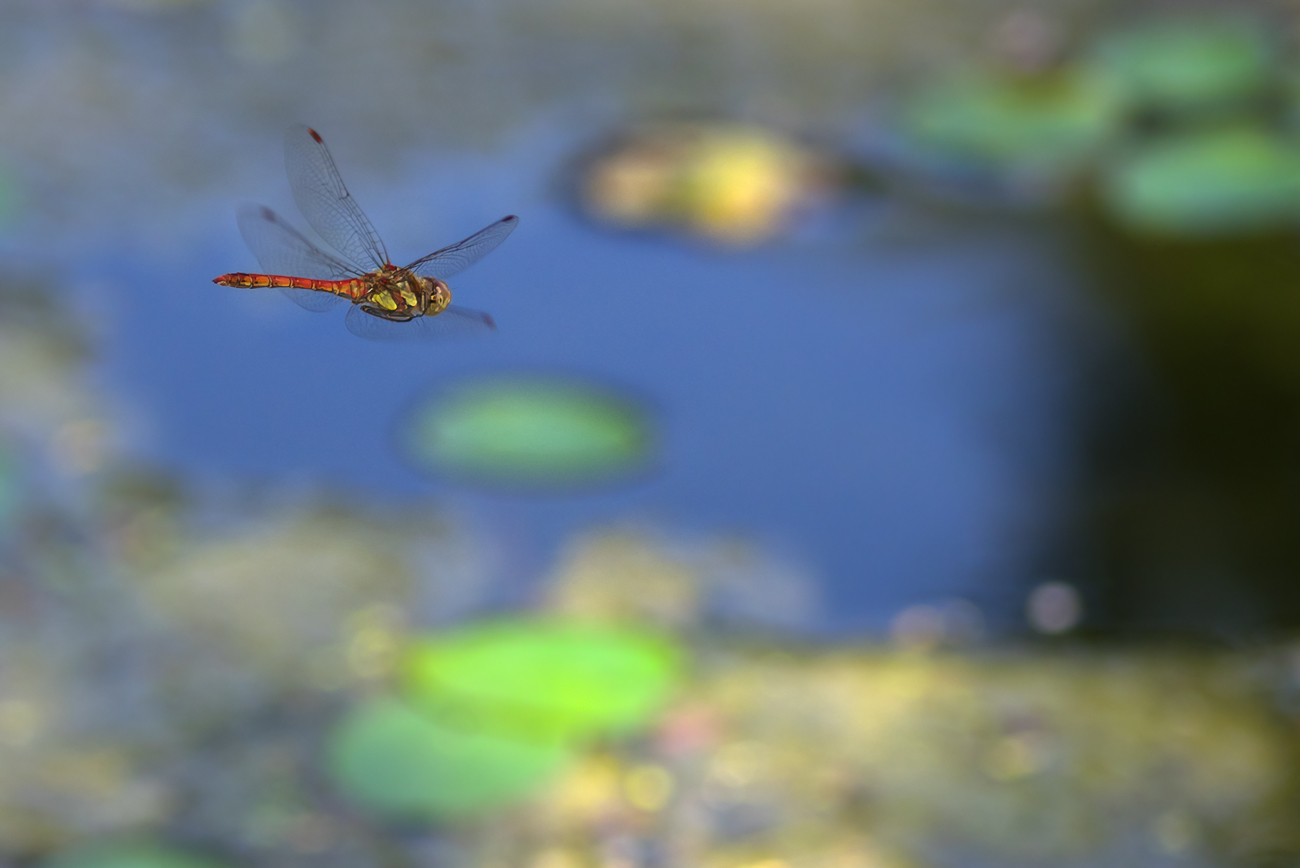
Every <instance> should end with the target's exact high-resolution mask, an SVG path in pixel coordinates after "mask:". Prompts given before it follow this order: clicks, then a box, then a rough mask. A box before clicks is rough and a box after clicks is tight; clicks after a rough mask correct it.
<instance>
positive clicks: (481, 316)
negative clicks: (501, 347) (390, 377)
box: [345, 304, 497, 341]
mask: <svg viewBox="0 0 1300 868" xmlns="http://www.w3.org/2000/svg"><path fill="white" fill-rule="evenodd" d="M345 323H346V325H347V327H348V331H350V332H352V334H354V335H356V336H357V337H360V338H365V339H366V340H368V341H426V340H441V339H445V338H454V337H464V336H469V335H475V334H478V335H482V334H487V333H489V332H494V331H496V328H497V324H496V322H495V321H494V320H493V319H492V315H491V314H488V313H484V312H483V311H481V310H473V309H471V308H468V307H461V306H460V305H457V304H453V305H452V306H451V307H449V308H447V309H446V310H444V311H443V312H442V313H440V314H438V315H437V316H417V317H416V318H415V319H412V320H408V321H407V322H394V321H392V320H387V319H384V318H383V317H378V316H375V315H374V314H369V313H366V312H365V311H364V310H363V309H362V308H361V305H359V304H354V305H352V308H351V309H350V310H349V311H348V316H347V319H346V321H345Z"/></svg>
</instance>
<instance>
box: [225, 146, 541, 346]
mask: <svg viewBox="0 0 1300 868" xmlns="http://www.w3.org/2000/svg"><path fill="white" fill-rule="evenodd" d="M284 162H285V168H286V169H287V170H288V173H289V187H290V189H291V190H292V191H293V198H294V201H295V202H296V203H297V205H298V209H299V210H300V211H302V215H303V217H305V218H306V219H307V223H308V224H309V225H310V226H311V228H312V229H314V230H315V231H316V233H317V234H318V235H320V237H321V238H323V239H325V241H326V242H327V243H328V244H329V246H330V247H332V248H334V250H335V251H336V253H335V254H330V253H326V252H325V251H323V250H321V249H320V248H319V247H317V246H316V245H315V244H313V243H312V242H311V241H310V240H308V238H307V237H306V236H304V235H303V234H302V233H301V232H299V231H298V230H297V229H295V228H294V227H293V226H292V225H290V224H289V223H288V222H287V221H285V220H284V219H283V218H282V217H280V215H278V214H276V213H275V212H274V211H272V210H271V209H270V208H267V207H265V206H262V205H250V206H245V207H244V208H241V209H240V210H239V211H238V213H237V214H236V218H235V219H236V222H237V223H238V225H239V234H240V235H242V236H243V237H244V241H245V242H246V243H247V244H248V246H249V248H250V249H251V250H252V251H253V255H254V256H255V257H256V258H257V261H258V264H259V265H261V266H262V269H263V271H264V273H262V274H246V273H244V272H232V273H230V274H223V275H221V276H220V277H215V278H213V280H212V282H213V283H216V284H219V285H221V286H235V287H241V288H244V289H261V288H264V287H277V288H279V290H280V291H281V292H282V293H284V294H285V295H286V296H288V297H289V298H290V299H291V300H292V301H294V302H295V303H297V304H298V305H299V306H301V307H304V308H306V309H307V310H310V311H325V310H330V309H332V308H335V307H337V306H338V305H339V304H341V303H343V302H345V301H346V302H349V303H350V305H351V306H350V307H349V308H348V313H347V317H346V319H345V321H344V322H345V324H346V325H347V328H348V331H350V332H352V333H353V334H355V335H357V336H359V337H363V338H367V339H370V340H384V341H392V340H423V339H426V338H437V337H440V336H442V335H446V334H448V333H451V332H473V331H486V330H493V329H495V328H496V323H495V322H494V321H493V319H492V316H491V315H490V314H487V313H484V312H483V311H479V310H473V309H472V308H467V307H462V306H460V305H458V304H452V303H451V289H450V288H449V287H448V286H447V283H446V281H447V279H448V278H450V277H452V276H453V275H456V274H459V273H460V272H461V271H464V270H465V269H466V268H469V267H470V266H471V265H473V264H474V263H476V262H478V261H479V260H480V259H482V258H483V257H484V256H487V255H488V254H489V253H491V252H492V251H493V250H495V249H496V248H497V246H498V245H500V244H501V242H502V241H505V240H506V236H508V235H509V234H510V233H511V232H513V231H514V228H515V227H516V226H518V225H519V218H518V217H516V216H514V215H513V214H511V215H509V216H507V217H503V218H501V219H500V220H498V221H497V222H495V223H493V224H492V225H490V226H487V227H486V228H484V229H481V230H479V231H478V232H475V233H474V234H473V235H471V236H469V237H468V238H466V239H465V240H464V241H459V242H457V243H455V244H452V245H450V246H448V247H444V248H442V249H441V250H435V251H434V252H433V253H430V254H429V255H428V256H424V257H421V258H420V259H417V260H415V261H414V262H412V263H411V264H410V265H406V266H403V267H400V268H399V267H398V266H396V265H393V263H392V261H391V260H390V259H389V258H388V250H387V249H386V248H385V247H384V242H383V241H381V240H380V238H379V233H378V232H376V231H375V227H374V225H373V224H372V223H371V222H370V220H369V219H368V218H367V217H366V215H365V213H364V212H363V211H362V210H361V207H360V206H359V205H357V202H356V200H355V199H353V198H352V194H350V193H349V192H348V188H347V187H345V186H344V184H343V178H342V176H340V175H339V170H338V167H336V166H335V165H334V158H333V157H331V156H330V152H329V148H327V147H325V140H324V139H322V138H321V135H320V133H318V132H316V131H315V130H314V129H312V128H311V127H307V126H302V125H296V126H293V127H290V129H289V131H288V132H287V133H286V134H285V138H284Z"/></svg>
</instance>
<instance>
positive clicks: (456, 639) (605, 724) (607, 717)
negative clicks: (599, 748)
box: [403, 621, 681, 742]
mask: <svg viewBox="0 0 1300 868" xmlns="http://www.w3.org/2000/svg"><path fill="white" fill-rule="evenodd" d="M680 669H681V657H680V654H679V653H678V650H677V648H676V647H675V646H674V645H672V644H671V643H669V642H668V641H666V640H665V639H663V638H661V637H659V636H658V635H655V634H652V633H648V632H645V631H643V630H640V629H633V628H630V627H616V626H610V625H596V624H589V623H566V622H545V621H504V622H499V623H493V624H485V625H479V626H474V627H468V628H465V629H462V630H459V631H456V632H453V633H450V634H447V635H444V636H439V637H435V638H430V639H426V640H424V641H422V642H419V643H417V644H416V645H415V646H414V647H413V648H412V649H411V651H410V652H409V653H408V656H407V659H406V661H405V667H404V676H405V677H404V679H403V686H404V689H405V692H406V695H407V696H408V697H409V698H410V699H411V701H412V702H413V703H415V704H416V705H418V706H419V707H421V708H423V709H425V710H426V711H427V712H428V713H429V714H430V715H435V716H436V715H444V716H448V717H449V718H451V719H459V720H461V721H464V722H465V723H466V725H469V724H470V723H472V724H473V725H475V726H481V727H484V728H486V729H489V730H491V731H500V732H511V733H516V734H519V735H521V736H523V737H527V738H530V739H536V740H539V741H543V742H545V741H553V740H559V741H563V740H568V739H574V738H582V737H585V736H588V735H592V734H595V733H597V732H610V731H614V732H617V731H626V730H629V729H633V728H635V727H637V726H640V725H643V724H645V723H646V722H647V721H649V719H650V718H651V717H652V716H653V715H654V714H655V712H656V711H658V709H659V708H660V706H661V705H662V704H663V702H664V701H665V699H666V698H667V696H668V694H669V692H670V691H671V690H672V688H673V686H674V684H675V683H676V681H677V678H678V676H679V673H680Z"/></svg>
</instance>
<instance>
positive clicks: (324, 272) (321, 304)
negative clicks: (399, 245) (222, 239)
mask: <svg viewBox="0 0 1300 868" xmlns="http://www.w3.org/2000/svg"><path fill="white" fill-rule="evenodd" d="M235 222H236V223H237V224H238V225H239V234H240V235H242V236H244V243H245V244H247V245H248V248H249V249H250V250H252V251H253V256H255V257H256V258H257V263H258V265H260V266H262V270H263V271H264V272H265V273H267V274H282V275H288V276H290V277H311V278H315V279H317V280H344V279H346V278H349V277H357V276H358V275H360V274H361V272H360V271H359V270H358V269H357V268H356V266H354V265H349V264H348V263H346V262H343V261H341V260H339V259H336V258H335V257H333V256H330V255H329V254H328V253H326V252H324V251H323V250H321V249H320V248H319V247H317V246H316V245H315V244H312V243H311V242H310V241H308V240H307V239H306V238H304V237H303V235H302V233H301V232H299V231H298V230H297V229H294V228H293V227H292V226H290V225H289V224H288V223H286V222H285V221H284V220H283V219H281V217H280V215H279V214H276V213H275V212H274V211H272V210H271V209H270V208H267V207H265V206H263V205H245V206H244V207H242V208H240V209H239V211H237V212H236V213H235ZM280 292H282V293H284V294H285V296H286V297H287V298H289V299H291V300H292V301H293V302H294V303H295V304H297V305H299V306H300V307H304V308H306V309H307V310H310V311H324V310H330V309H332V308H334V307H337V306H338V304H339V302H341V301H343V299H342V298H340V297H339V296H337V295H331V294H330V293H328V292H316V291H314V290H311V289H292V288H289V287H282V288H281V289H280Z"/></svg>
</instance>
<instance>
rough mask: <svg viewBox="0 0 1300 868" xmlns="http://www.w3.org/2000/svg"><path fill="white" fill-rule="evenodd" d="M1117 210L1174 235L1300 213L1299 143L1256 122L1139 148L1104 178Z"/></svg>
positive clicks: (1232, 230)
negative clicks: (1262, 128) (1277, 134)
mask: <svg viewBox="0 0 1300 868" xmlns="http://www.w3.org/2000/svg"><path fill="white" fill-rule="evenodd" d="M1103 196H1104V198H1105V200H1106V202H1107V204H1108V206H1109V208H1110V210H1111V211H1112V212H1113V213H1114V215H1115V216H1116V217H1117V218H1118V219H1119V220H1120V221H1121V222H1123V223H1125V224H1127V225H1129V226H1130V227H1132V228H1135V229H1139V230H1143V231H1148V232H1154V233H1161V234H1170V235H1191V236H1213V235H1227V234H1239V233H1245V232H1254V231H1260V230H1267V229H1271V228H1278V227H1282V226H1286V225H1289V224H1290V223H1292V222H1293V221H1295V220H1296V218H1297V217H1300V146H1297V144H1296V143H1295V142H1291V141H1288V140H1286V139H1283V138H1281V137H1280V136H1276V135H1273V134H1271V133H1268V132H1265V131H1263V130H1258V129H1250V128H1232V129H1223V130H1216V131H1212V132H1205V133H1198V134H1193V135H1188V136H1184V137H1182V138H1178V139H1174V140H1171V141H1166V142H1161V143H1158V144H1153V145H1148V146H1145V147H1142V148H1138V149H1135V150H1134V151H1132V152H1131V153H1129V154H1128V155H1126V156H1124V157H1122V158H1120V159H1118V160H1116V161H1115V162H1114V163H1113V164H1112V165H1111V166H1110V167H1109V169H1108V171H1107V173H1106V175H1105V178H1104V180H1103Z"/></svg>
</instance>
